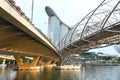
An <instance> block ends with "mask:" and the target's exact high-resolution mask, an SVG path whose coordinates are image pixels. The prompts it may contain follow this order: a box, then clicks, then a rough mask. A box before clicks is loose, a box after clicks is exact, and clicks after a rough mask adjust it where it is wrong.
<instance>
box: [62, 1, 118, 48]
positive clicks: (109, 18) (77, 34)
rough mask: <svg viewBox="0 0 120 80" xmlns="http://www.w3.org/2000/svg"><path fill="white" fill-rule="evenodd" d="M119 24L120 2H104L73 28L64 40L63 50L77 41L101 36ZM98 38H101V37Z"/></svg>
mask: <svg viewBox="0 0 120 80" xmlns="http://www.w3.org/2000/svg"><path fill="white" fill-rule="evenodd" d="M118 23H120V1H119V0H103V1H102V2H101V3H100V5H99V6H98V7H97V8H95V9H94V10H93V11H91V12H90V13H88V14H87V15H86V16H85V17H84V18H83V19H82V20H81V21H80V22H78V23H77V24H75V25H74V26H73V28H72V29H71V30H70V31H69V32H68V34H67V35H66V37H64V39H62V45H64V46H62V47H61V49H62V48H64V47H65V46H68V45H70V44H72V43H74V42H75V41H78V40H84V39H85V37H88V36H91V35H94V34H99V33H100V32H101V31H103V30H105V29H109V28H110V27H111V26H110V25H113V24H118ZM113 26H114V25H113ZM116 32H117V31H116ZM96 36H98V37H99V35H96ZM87 41H89V40H87Z"/></svg>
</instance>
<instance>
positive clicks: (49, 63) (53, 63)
mask: <svg viewBox="0 0 120 80" xmlns="http://www.w3.org/2000/svg"><path fill="white" fill-rule="evenodd" d="M46 66H56V64H55V61H53V60H49V61H48V62H47V63H46Z"/></svg>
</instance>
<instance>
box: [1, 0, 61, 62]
mask: <svg viewBox="0 0 120 80" xmlns="http://www.w3.org/2000/svg"><path fill="white" fill-rule="evenodd" d="M0 53H1V54H6V55H11V54H12V55H16V56H18V55H19V56H20V55H27V56H40V57H44V58H46V59H48V60H51V61H52V62H54V63H60V62H61V58H60V56H59V54H58V51H57V50H56V48H55V47H54V46H53V45H52V43H51V42H50V41H49V40H48V39H47V38H46V36H45V35H44V34H43V33H42V32H41V31H40V30H39V29H37V28H36V27H35V26H34V25H33V24H32V23H31V22H30V21H29V20H28V19H27V18H26V16H25V15H22V14H21V11H19V10H18V9H17V8H16V7H15V5H13V4H11V3H10V0H0Z"/></svg>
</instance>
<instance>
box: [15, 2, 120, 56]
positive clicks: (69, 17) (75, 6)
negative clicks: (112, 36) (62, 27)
mask: <svg viewBox="0 0 120 80" xmlns="http://www.w3.org/2000/svg"><path fill="white" fill-rule="evenodd" d="M102 1H103V0H34V13H33V24H35V26H36V27H37V28H39V29H40V30H41V31H42V32H43V33H44V34H45V35H47V27H48V16H47V14H46V12H45V6H49V7H51V8H52V9H53V10H54V11H55V13H56V14H57V15H58V16H59V18H60V19H61V20H62V21H63V22H64V23H65V24H67V25H68V26H70V27H71V26H73V25H75V24H76V23H77V22H79V21H80V20H81V19H82V18H83V17H84V16H85V15H86V14H87V13H89V12H90V11H92V10H93V9H95V8H96V7H97V6H98V5H99V4H100V3H101V2H102ZM15 2H16V5H18V6H20V7H21V9H22V10H23V12H25V15H26V16H27V17H29V18H31V11H32V0H15ZM90 51H96V52H103V53H106V54H112V55H113V54H115V55H119V53H118V52H117V51H116V50H115V48H114V47H113V46H110V47H106V48H102V49H101V48H99V49H95V50H90Z"/></svg>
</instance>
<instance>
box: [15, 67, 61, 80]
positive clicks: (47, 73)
mask: <svg viewBox="0 0 120 80" xmlns="http://www.w3.org/2000/svg"><path fill="white" fill-rule="evenodd" d="M59 79H60V71H56V70H55V69H54V68H44V69H41V70H18V71H17V75H16V78H15V79H14V80H59Z"/></svg>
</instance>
